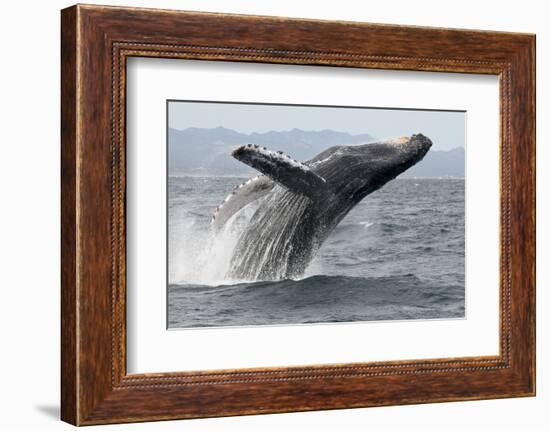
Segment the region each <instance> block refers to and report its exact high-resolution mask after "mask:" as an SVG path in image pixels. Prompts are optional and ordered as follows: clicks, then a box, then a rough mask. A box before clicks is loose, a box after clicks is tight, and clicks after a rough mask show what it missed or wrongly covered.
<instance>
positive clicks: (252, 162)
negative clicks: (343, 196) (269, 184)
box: [233, 144, 331, 201]
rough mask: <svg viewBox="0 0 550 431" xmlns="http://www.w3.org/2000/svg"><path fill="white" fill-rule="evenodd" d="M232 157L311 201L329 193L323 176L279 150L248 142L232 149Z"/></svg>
mask: <svg viewBox="0 0 550 431" xmlns="http://www.w3.org/2000/svg"><path fill="white" fill-rule="evenodd" d="M233 157H235V158H236V159H237V160H239V161H241V162H243V163H246V164H247V165H249V166H251V167H253V168H254V169H257V170H258V171H260V172H261V173H263V174H264V175H266V176H268V177H269V178H271V179H272V180H274V181H276V182H278V183H279V184H281V185H282V186H284V187H286V188H287V189H289V190H291V191H293V192H294V193H299V194H301V195H304V196H307V197H308V198H310V199H311V200H313V201H318V200H320V199H322V198H325V197H326V196H327V194H331V191H330V187H329V186H328V184H327V182H326V181H325V179H324V178H322V177H320V176H319V175H317V174H316V173H315V172H313V171H312V170H311V169H310V168H309V166H307V165H305V164H303V163H301V162H298V161H296V160H293V159H292V158H290V157H289V156H287V155H285V154H283V153H282V152H280V151H279V152H277V151H271V150H268V149H266V148H264V147H259V146H258V145H251V144H248V145H243V146H242V147H239V148H237V149H236V150H235V151H233Z"/></svg>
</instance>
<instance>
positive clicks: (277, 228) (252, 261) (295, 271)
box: [228, 186, 314, 280]
mask: <svg viewBox="0 0 550 431" xmlns="http://www.w3.org/2000/svg"><path fill="white" fill-rule="evenodd" d="M273 205H276V208H273ZM311 207H312V202H311V200H309V199H308V198H306V197H304V196H302V195H298V194H295V193H293V192H290V191H288V190H286V189H284V188H283V187H280V186H276V187H275V188H274V189H273V191H272V192H271V193H270V194H269V196H268V197H267V198H266V200H265V201H264V202H262V204H261V205H260V207H259V208H258V210H257V211H256V213H255V214H254V216H253V217H252V219H251V221H250V225H249V226H248V228H247V229H246V231H245V232H244V233H243V235H242V236H241V238H240V239H239V241H238V244H237V246H236V248H235V253H234V255H233V257H232V262H231V268H232V269H231V270H230V273H229V274H228V277H229V278H231V279H238V280H279V279H283V278H288V277H293V276H297V275H301V273H302V272H303V270H304V267H305V266H306V265H307V263H309V261H310V255H311V253H312V251H313V249H314V236H309V237H308V236H307V235H304V233H305V232H304V230H307V229H308V228H309V226H310V225H311V224H310V223H308V215H309V214H310V213H311ZM268 208H270V210H267V209H268ZM296 236H299V237H301V238H304V239H305V240H302V241H296Z"/></svg>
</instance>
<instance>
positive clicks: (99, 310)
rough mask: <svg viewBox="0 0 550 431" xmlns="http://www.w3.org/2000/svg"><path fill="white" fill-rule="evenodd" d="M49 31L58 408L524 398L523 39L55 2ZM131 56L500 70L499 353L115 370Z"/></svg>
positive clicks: (76, 418) (527, 292)
mask: <svg viewBox="0 0 550 431" xmlns="http://www.w3.org/2000/svg"><path fill="white" fill-rule="evenodd" d="M205 29H208V31H205ZM61 38H62V41H61V42H62V43H61V45H62V95H61V97H62V103H61V105H62V155H61V158H62V340H63V341H62V418H63V420H65V421H67V422H70V423H73V424H77V425H86V424H99V423H112V422H137V421H145V420H162V419H175V418H191V417H207V416H222V415H238V414H259V413H273V412H286V411H306V410H319V409H336V408H351V407H365V406H378V405H390V404H411V403H423V402H441V401H448V400H468V399H480V398H501V397H510V396H528V395H534V391H535V172H534V169H535V142H534V139H535V137H534V121H535V111H534V109H535V108H534V97H535V88H534V83H535V79H534V70H535V68H534V66H535V51H534V47H535V37H534V36H533V35H525V34H512V33H499V32H481V31H469V30H468V31H466V30H449V29H434V28H423V27H403V26H390V25H375V24H362V23H351V22H330V21H313V20H296V19H285V18H274V17H252V16H241V15H220V14H205V13H189V12H177V11H163V10H147V9H131V8H117V7H101V6H80V5H79V6H74V7H72V8H69V9H65V10H63V11H62V32H61ZM130 56H144V57H165V58H180V59H198V60H204V61H209V60H218V61H220V60H221V61H243V62H262V63H284V64H301V65H312V66H315V65H331V66H340V67H358V68H378V69H401V70H425V71H444V72H462V73H484V74H495V75H499V77H500V90H501V91H500V104H501V219H500V226H501V265H500V266H501V268H500V274H501V282H500V292H501V294H500V299H501V301H500V304H501V305H500V316H501V327H500V340H501V342H500V354H499V355H498V356H496V357H482V358H480V357H466V358H441V359H430V360H422V361H401V362H381V363H359V364H330V365H326V366H304V367H292V368H265V369H239V370H221V371H220V370H218V371H211V370H205V371H202V372H180V373H155V374H140V375H137V374H134V375H127V373H126V349H125V345H126V338H125V336H126V319H125V315H126V311H125V307H126V303H125V298H126V266H125V265H126V261H125V247H126V243H125V217H126V214H125V194H126V171H125V154H126V138H125V130H126V112H125V100H126V70H125V66H126V59H127V58H128V57H130ZM498 222H499V221H498V220H495V223H498Z"/></svg>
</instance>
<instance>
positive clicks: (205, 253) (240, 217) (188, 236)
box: [168, 205, 256, 286]
mask: <svg viewBox="0 0 550 431" xmlns="http://www.w3.org/2000/svg"><path fill="white" fill-rule="evenodd" d="M255 207H256V205H249V206H248V207H246V208H244V209H243V210H241V211H239V213H237V214H236V215H235V216H234V217H232V218H231V219H230V220H229V221H228V222H227V223H226V224H225V225H224V226H223V228H221V229H219V230H218V231H217V232H216V231H215V230H214V229H212V228H211V226H210V225H209V224H208V223H205V221H204V217H201V216H200V215H195V214H191V213H185V212H184V213H182V214H181V215H180V216H179V217H175V218H174V219H177V220H178V225H177V226H170V241H169V244H170V246H169V260H170V264H169V269H170V270H169V274H168V279H169V283H170V284H180V283H184V284H187V283H191V284H201V285H206V286H218V285H220V284H235V283H239V282H242V281H243V280H239V279H230V278H228V277H227V276H226V274H227V273H228V272H229V269H230V265H231V258H232V257H233V254H234V250H235V247H236V245H237V243H238V240H239V238H240V236H241V234H242V232H243V231H244V230H245V228H246V226H247V225H248V223H249V221H250V219H251V217H252V215H253V214H254V211H255V209H256V208H255ZM172 230H173V231H172Z"/></svg>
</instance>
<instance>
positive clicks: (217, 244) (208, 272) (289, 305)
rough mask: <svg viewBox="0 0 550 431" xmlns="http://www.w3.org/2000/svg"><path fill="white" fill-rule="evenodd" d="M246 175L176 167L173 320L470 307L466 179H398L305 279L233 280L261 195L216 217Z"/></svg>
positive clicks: (310, 317) (445, 314)
mask: <svg viewBox="0 0 550 431" xmlns="http://www.w3.org/2000/svg"><path fill="white" fill-rule="evenodd" d="M245 179H246V178H237V177H190V176H182V177H169V179H168V202H169V204H168V205H169V208H168V213H169V215H168V255H169V257H168V287H167V288H168V327H169V328H188V327H209V326H248V325H285V324H298V323H328V322H356V321H376V320H405V319H436V318H437V319H450V318H462V317H464V316H465V285H464V234H465V224H464V209H465V207H464V180H463V179H399V178H397V179H395V180H393V181H391V182H389V183H388V184H386V185H385V186H384V187H382V188H381V189H380V190H378V191H376V192H374V193H372V194H371V195H369V196H367V197H366V198H365V199H364V200H363V201H362V202H361V203H360V204H359V205H357V206H356V207H355V208H354V209H353V210H352V211H351V212H350V213H349V214H348V215H347V216H346V217H345V218H344V220H342V222H341V223H340V224H339V225H338V226H337V228H336V229H335V230H334V231H333V232H332V234H331V235H330V236H329V238H328V239H327V240H326V242H325V243H324V244H323V246H322V247H321V249H320V250H319V252H318V254H317V256H316V258H315V259H314V260H313V261H312V263H311V264H310V265H309V267H308V269H307V270H306V273H305V274H304V276H303V277H302V278H300V279H298V280H282V281H261V280H259V281H249V280H229V279H227V278H226V276H225V275H226V273H227V271H228V269H229V264H230V259H231V256H232V252H233V248H234V247H235V245H236V243H237V240H238V238H239V235H240V233H241V232H242V229H243V227H244V226H245V225H246V223H247V220H248V219H249V218H250V217H251V215H252V214H253V212H254V210H255V205H249V206H248V207H246V208H245V209H243V210H242V211H241V212H239V213H238V214H237V215H236V216H235V217H233V219H232V220H230V222H229V223H228V224H227V225H226V227H225V228H224V229H223V230H222V231H221V232H219V233H218V234H216V235H215V234H213V232H212V231H211V229H210V219H211V216H212V213H213V211H214V209H215V208H216V206H217V205H218V204H220V203H221V202H222V201H223V199H224V198H225V196H227V194H228V193H230V191H231V190H232V189H233V188H234V187H235V186H236V185H238V184H240V183H242V182H243V181H244V180H245Z"/></svg>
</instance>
